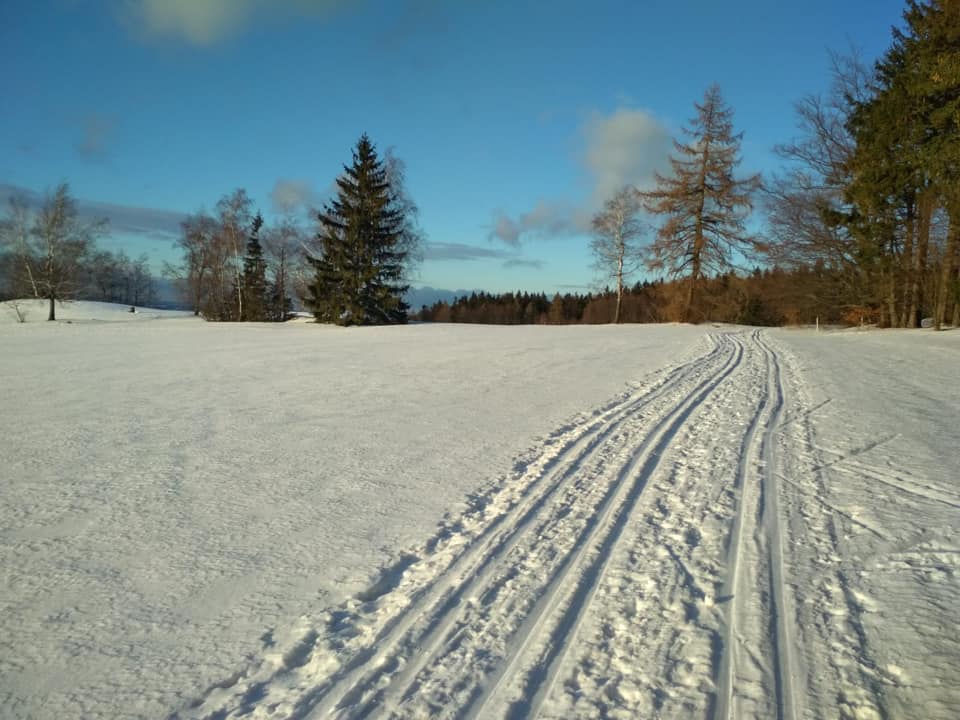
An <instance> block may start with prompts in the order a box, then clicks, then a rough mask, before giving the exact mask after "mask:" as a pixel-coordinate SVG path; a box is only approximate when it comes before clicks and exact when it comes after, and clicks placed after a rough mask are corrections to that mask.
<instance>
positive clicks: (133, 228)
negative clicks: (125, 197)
mask: <svg viewBox="0 0 960 720" xmlns="http://www.w3.org/2000/svg"><path fill="white" fill-rule="evenodd" d="M13 196H19V197H22V198H23V199H24V200H26V201H27V205H28V207H31V208H34V209H36V208H38V207H40V205H41V203H43V200H44V196H43V194H42V193H38V192H36V191H34V190H30V189H29V188H25V187H20V186H18V185H11V184H5V183H0V204H2V207H3V208H5V207H6V205H7V203H8V202H9V199H10V198H11V197H13ZM77 208H78V210H79V212H80V217H81V218H83V219H85V220H95V219H96V220H99V219H102V218H106V219H107V220H109V222H110V228H109V229H110V233H111V234H113V235H118V234H123V235H142V236H144V237H146V238H148V239H150V240H154V241H171V242H172V241H173V240H174V239H175V238H176V237H177V236H178V235H179V234H180V223H181V222H182V221H183V220H184V218H185V217H186V214H185V213H181V212H177V211H175V210H163V209H160V208H145V207H137V206H134V205H120V204H117V203H109V202H101V201H97V200H78V201H77Z"/></svg>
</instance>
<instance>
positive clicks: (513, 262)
mask: <svg viewBox="0 0 960 720" xmlns="http://www.w3.org/2000/svg"><path fill="white" fill-rule="evenodd" d="M545 264H546V263H545V262H544V261H543V260H537V259H535V258H510V259H509V260H507V261H506V262H504V263H503V267H504V268H506V269H509V268H515V267H525V268H533V269H534V270H542V269H543V266H544V265H545Z"/></svg>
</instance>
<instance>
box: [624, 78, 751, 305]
mask: <svg viewBox="0 0 960 720" xmlns="http://www.w3.org/2000/svg"><path fill="white" fill-rule="evenodd" d="M695 107H696V109H697V116H696V117H695V118H694V119H693V120H692V127H691V128H690V129H689V130H685V133H686V134H687V135H689V136H690V137H691V142H690V143H689V144H686V145H683V144H681V143H679V142H676V141H674V148H675V149H676V151H677V153H678V154H679V157H671V158H670V164H671V166H672V169H673V175H672V177H664V176H662V175H660V174H659V173H658V174H657V175H656V183H657V186H656V188H655V189H654V190H652V191H649V192H646V193H643V197H644V205H645V207H646V209H647V211H648V212H650V213H652V214H654V215H664V216H666V220H665V222H664V224H663V225H662V226H661V227H660V230H659V231H658V233H657V238H656V240H655V241H654V243H653V245H652V247H651V250H652V251H653V260H652V261H650V263H649V264H650V267H651V269H664V270H666V271H668V273H669V274H670V275H672V276H675V277H677V276H681V275H684V274H686V276H687V292H686V299H685V301H684V305H683V309H682V316H681V320H683V321H689V320H691V318H692V317H693V305H694V297H695V292H696V288H697V286H698V285H699V284H700V282H701V280H702V278H703V277H704V276H705V275H706V274H707V273H708V272H719V271H721V270H725V269H728V268H729V267H730V266H731V255H732V252H733V250H735V249H746V248H749V247H751V246H752V245H753V244H754V243H753V241H752V240H751V239H750V238H749V237H748V236H747V233H746V229H745V226H744V222H745V220H746V217H747V215H748V213H749V212H750V210H752V208H753V201H752V195H753V193H754V191H756V190H757V189H758V188H759V186H760V178H759V176H756V175H755V176H751V177H747V178H743V179H739V180H738V179H737V178H735V177H734V175H733V172H734V170H735V169H736V167H737V165H739V164H740V156H739V153H740V140H741V137H742V133H741V134H734V132H733V111H732V110H731V109H730V108H729V107H728V106H727V105H726V104H725V103H724V102H723V99H722V98H721V96H720V88H719V87H718V86H717V85H713V86H711V87H710V88H708V89H707V91H706V93H705V94H704V96H703V102H702V103H696V104H695Z"/></svg>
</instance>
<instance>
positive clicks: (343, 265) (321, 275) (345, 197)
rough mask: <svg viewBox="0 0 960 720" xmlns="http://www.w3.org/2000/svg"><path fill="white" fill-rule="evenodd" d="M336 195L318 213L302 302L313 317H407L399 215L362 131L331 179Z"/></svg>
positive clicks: (345, 320) (357, 321) (362, 321)
mask: <svg viewBox="0 0 960 720" xmlns="http://www.w3.org/2000/svg"><path fill="white" fill-rule="evenodd" d="M337 188H338V192H337V199H336V200H333V201H331V202H330V203H329V204H327V205H326V206H324V210H323V212H321V213H320V215H319V221H320V231H319V233H318V240H319V244H320V249H321V252H320V253H319V255H318V256H316V257H314V256H310V257H309V258H308V260H309V262H310V264H311V265H312V266H313V268H314V272H315V275H314V282H313V283H312V284H311V285H310V286H309V289H308V290H309V296H308V298H307V303H308V306H309V307H310V308H311V310H312V311H313V313H314V316H315V317H316V319H317V321H318V322H334V323H337V324H339V325H381V324H388V323H402V322H406V320H407V305H406V303H405V302H404V301H403V294H404V293H405V292H406V291H407V289H408V288H407V286H406V285H405V284H404V283H403V276H404V272H403V270H404V262H405V260H406V257H407V250H406V248H405V247H404V245H403V243H402V238H403V230H404V214H403V211H402V209H400V208H399V207H398V205H397V202H396V197H395V194H394V192H393V191H392V188H391V185H390V181H389V178H388V176H387V172H386V169H385V167H384V164H383V162H382V161H381V160H380V159H379V158H378V157H377V153H376V150H375V148H374V146H373V143H371V142H370V139H369V138H368V137H367V135H366V134H364V135H362V136H361V137H360V140H359V141H358V142H357V146H356V149H355V150H354V152H353V164H352V165H349V166H346V165H345V166H344V174H343V175H341V176H340V177H339V178H338V179H337Z"/></svg>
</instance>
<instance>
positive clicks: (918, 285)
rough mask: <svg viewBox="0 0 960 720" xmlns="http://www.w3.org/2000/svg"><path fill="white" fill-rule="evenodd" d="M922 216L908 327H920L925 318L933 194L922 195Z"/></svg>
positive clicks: (914, 265) (920, 205)
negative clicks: (924, 290) (924, 293)
mask: <svg viewBox="0 0 960 720" xmlns="http://www.w3.org/2000/svg"><path fill="white" fill-rule="evenodd" d="M918 209H919V211H920V217H919V218H918V221H917V248H916V252H915V253H914V254H913V278H912V281H911V283H910V309H909V315H908V317H907V327H911V328H917V327H920V321H921V319H922V318H923V278H924V275H926V273H927V253H928V251H929V247H930V223H931V220H932V216H933V195H932V193H929V192H926V193H924V194H923V195H922V196H921V197H920V203H919V208H918Z"/></svg>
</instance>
